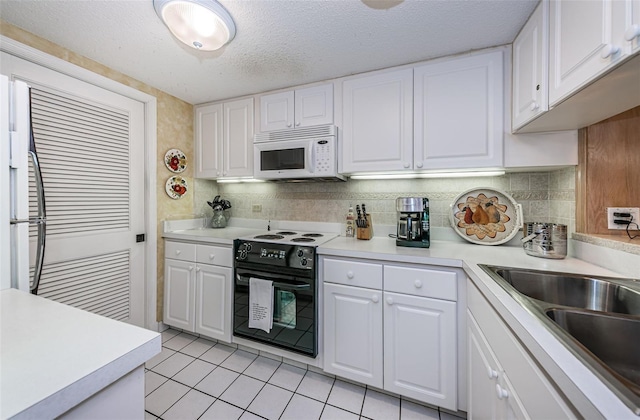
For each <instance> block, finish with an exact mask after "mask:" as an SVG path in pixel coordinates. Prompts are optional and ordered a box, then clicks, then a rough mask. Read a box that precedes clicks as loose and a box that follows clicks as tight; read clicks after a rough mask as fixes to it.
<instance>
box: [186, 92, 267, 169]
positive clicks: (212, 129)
mask: <svg viewBox="0 0 640 420" xmlns="http://www.w3.org/2000/svg"><path fill="white" fill-rule="evenodd" d="M253 118H254V117H253V98H247V99H239V100H236V101H229V102H224V103H217V104H209V105H200V106H197V107H196V108H195V155H196V173H195V177H196V178H208V179H215V178H225V177H243V176H253V134H254V132H253V130H254V120H253Z"/></svg>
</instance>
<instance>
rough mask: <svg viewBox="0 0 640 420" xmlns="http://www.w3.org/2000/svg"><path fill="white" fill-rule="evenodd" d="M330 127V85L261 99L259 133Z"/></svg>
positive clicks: (331, 107)
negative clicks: (325, 125) (326, 125)
mask: <svg viewBox="0 0 640 420" xmlns="http://www.w3.org/2000/svg"><path fill="white" fill-rule="evenodd" d="M323 124H333V84H326V85H321V86H312V87H309V88H303V89H297V90H291V91H287V92H279V93H273V94H268V95H263V96H261V97H260V131H261V132H265V131H274V130H286V129H289V128H300V127H309V126H313V125H323Z"/></svg>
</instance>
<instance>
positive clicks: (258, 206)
mask: <svg viewBox="0 0 640 420" xmlns="http://www.w3.org/2000/svg"><path fill="white" fill-rule="evenodd" d="M251 211H252V212H253V213H262V204H252V205H251Z"/></svg>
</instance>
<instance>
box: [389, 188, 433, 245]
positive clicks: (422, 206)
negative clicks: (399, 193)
mask: <svg viewBox="0 0 640 420" xmlns="http://www.w3.org/2000/svg"><path fill="white" fill-rule="evenodd" d="M396 211H397V212H398V235H397V238H396V245H397V246H409V247H416V248H429V245H430V242H431V240H430V235H429V199H428V198H424V197H399V198H397V199H396Z"/></svg>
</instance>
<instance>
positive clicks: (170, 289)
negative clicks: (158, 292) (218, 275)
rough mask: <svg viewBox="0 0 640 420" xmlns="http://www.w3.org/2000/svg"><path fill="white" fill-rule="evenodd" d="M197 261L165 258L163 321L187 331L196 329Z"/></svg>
mask: <svg viewBox="0 0 640 420" xmlns="http://www.w3.org/2000/svg"><path fill="white" fill-rule="evenodd" d="M194 269H195V263H192V262H186V261H177V260H170V259H165V260H164V319H163V322H164V323H165V324H167V325H171V326H173V327H176V328H181V329H183V330H186V331H194V315H193V314H194V298H195V290H194V275H195V271H194Z"/></svg>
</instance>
